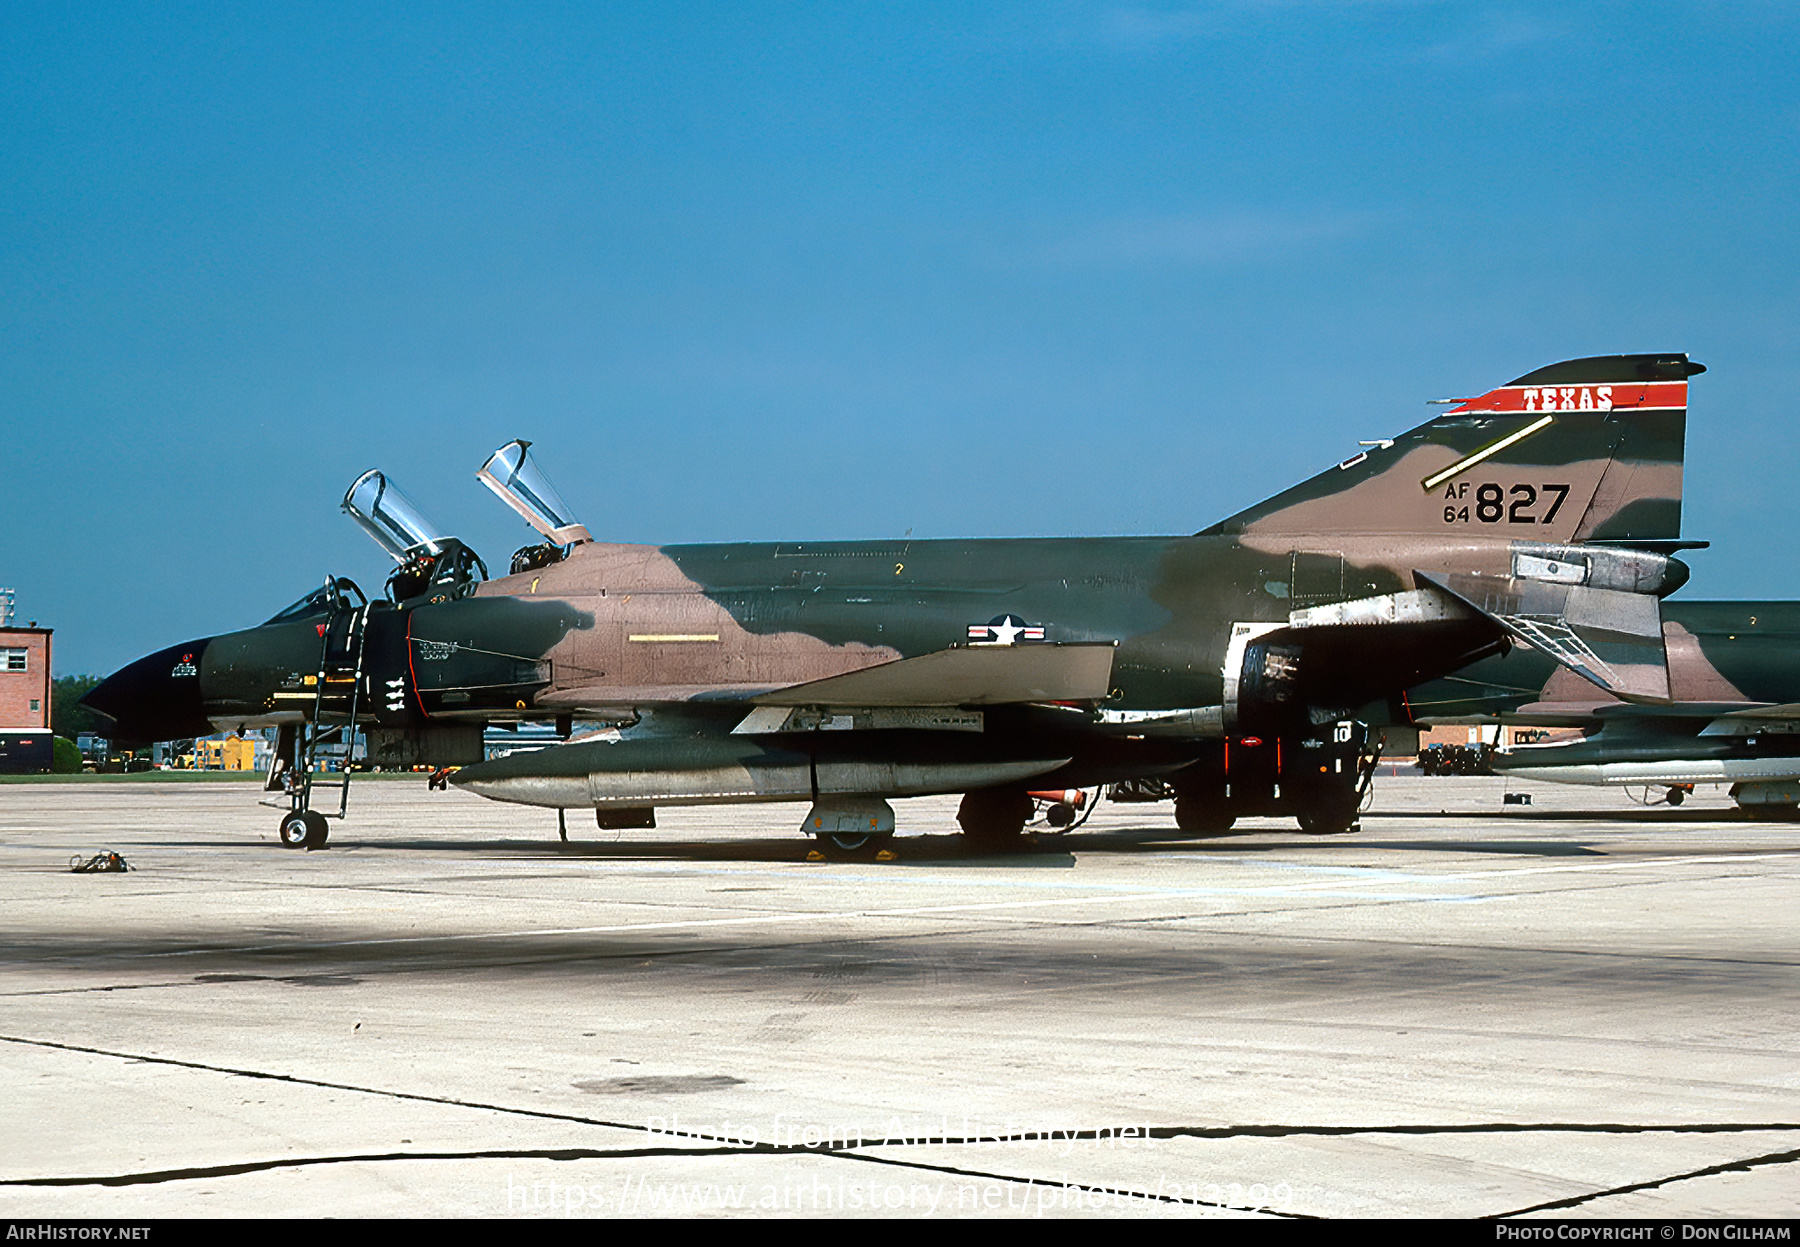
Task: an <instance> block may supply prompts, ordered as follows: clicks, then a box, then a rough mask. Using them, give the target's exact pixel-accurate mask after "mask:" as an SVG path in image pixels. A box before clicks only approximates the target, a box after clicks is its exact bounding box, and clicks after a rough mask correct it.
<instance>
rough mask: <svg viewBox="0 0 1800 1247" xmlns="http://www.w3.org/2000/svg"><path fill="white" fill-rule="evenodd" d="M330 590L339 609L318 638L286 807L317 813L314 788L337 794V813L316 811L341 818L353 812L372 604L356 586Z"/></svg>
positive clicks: (337, 583) (340, 583)
mask: <svg viewBox="0 0 1800 1247" xmlns="http://www.w3.org/2000/svg"><path fill="white" fill-rule="evenodd" d="M331 588H332V589H333V593H332V598H333V600H334V601H335V602H336V604H337V605H336V607H335V608H334V609H333V610H332V612H331V618H330V620H329V622H327V623H326V624H325V626H324V628H323V629H322V630H321V632H320V635H319V673H318V675H317V676H316V677H315V680H314V685H313V687H314V694H313V703H312V709H311V711H310V712H309V713H308V714H307V718H306V721H305V722H303V723H300V724H298V725H297V726H296V729H295V731H294V735H293V750H294V753H293V758H292V764H291V766H290V768H289V769H288V771H287V774H286V776H285V781H286V782H285V784H284V787H285V789H286V792H287V803H288V805H289V807H290V808H292V809H293V810H296V811H301V810H314V809H315V807H314V803H313V790H314V789H325V790H326V791H335V792H336V793H337V795H338V804H337V809H336V810H331V809H318V810H316V811H315V812H316V813H318V814H320V815H322V816H324V817H326V818H342V817H344V814H345V812H346V811H347V810H348V809H349V808H350V764H351V763H352V762H353V761H355V760H356V757H355V755H356V728H357V720H358V711H359V710H360V709H361V704H362V686H363V654H364V649H365V643H366V641H367V639H368V628H369V602H368V599H367V598H365V597H364V596H363V593H362V590H361V589H359V588H357V587H356V584H355V582H354V581H350V580H336V579H334V580H333V581H332V582H331ZM283 734H284V735H285V731H284V733H283ZM283 743H285V742H283ZM264 804H268V805H276V804H277V803H276V802H273V801H270V802H265V803H264Z"/></svg>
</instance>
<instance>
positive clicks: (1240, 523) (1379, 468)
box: [1201, 354, 1705, 545]
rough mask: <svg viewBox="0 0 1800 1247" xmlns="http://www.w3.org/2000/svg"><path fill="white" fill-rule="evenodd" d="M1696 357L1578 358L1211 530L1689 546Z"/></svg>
mask: <svg viewBox="0 0 1800 1247" xmlns="http://www.w3.org/2000/svg"><path fill="white" fill-rule="evenodd" d="M1704 371H1705V366H1704V365H1702V364H1696V363H1693V362H1691V361H1690V360H1689V359H1688V357H1687V356H1686V355H1681V354H1660V355H1602V356H1596V357H1594V358H1590V359H1571V360H1566V361H1564V362H1563V363H1560V364H1551V365H1549V366H1548V367H1546V368H1539V369H1538V370H1537V371H1535V372H1531V373H1527V374H1526V375H1525V376H1522V377H1520V378H1518V379H1517V380H1516V381H1509V382H1508V383H1507V384H1505V385H1503V386H1500V387H1499V388H1497V389H1494V390H1490V391H1489V392H1488V393H1486V394H1483V395H1481V396H1480V397H1477V398H1470V399H1462V400H1457V405H1456V406H1455V407H1454V408H1452V409H1451V410H1450V411H1448V412H1446V413H1445V414H1443V415H1441V416H1439V417H1437V418H1436V419H1434V420H1431V421H1428V422H1427V423H1425V424H1422V425H1420V426H1419V427H1418V428H1416V429H1413V430H1411V431H1410V432H1408V433H1404V434H1402V435H1401V436H1399V437H1397V438H1395V439H1394V440H1393V441H1392V442H1390V443H1384V444H1383V445H1381V446H1377V447H1372V448H1371V449H1370V450H1368V451H1367V452H1365V453H1364V454H1360V455H1357V456H1355V457H1354V458H1351V459H1347V460H1345V461H1344V462H1343V463H1340V464H1338V465H1337V466H1336V467H1333V468H1328V469H1326V470H1325V471H1324V472H1321V473H1320V474H1319V475H1317V476H1315V477H1313V478H1312V479H1311V480H1309V481H1305V482H1303V483H1301V484H1299V485H1296V486H1294V487H1293V488H1292V489H1288V490H1285V491H1284V492H1282V493H1280V494H1277V495H1276V496H1275V497H1273V498H1270V499H1269V500H1268V501H1266V502H1262V503H1259V504H1258V505H1256V506H1254V507H1251V508H1250V509H1249V510H1246V511H1242V512H1240V513H1238V514H1237V515H1234V516H1232V517H1231V518H1230V519H1227V520H1223V521H1221V522H1220V523H1218V524H1216V525H1214V526H1213V527H1212V528H1209V529H1206V530H1205V531H1204V532H1203V533H1202V534H1201V535H1202V536H1208V535H1234V536H1235V535H1241V536H1245V537H1250V538H1254V537H1257V536H1260V535H1263V534H1267V535H1270V536H1276V535H1280V536H1299V535H1303V534H1336V535H1344V534H1380V533H1409V534H1418V533H1430V534H1435V535H1442V536H1456V535H1458V534H1464V533H1466V534H1468V535H1471V536H1505V537H1513V538H1518V539H1523V540H1530V541H1540V542H1551V543H1559V544H1560V543H1568V542H1583V541H1605V542H1614V543H1618V544H1625V545H1630V544H1634V543H1645V544H1651V545H1654V544H1656V543H1666V542H1670V541H1673V540H1676V539H1678V538H1679V537H1680V535H1681V470H1682V456H1683V450H1684V443H1685V437H1686V428H1687V389H1688V385H1687V383H1688V378H1689V377H1691V376H1693V375H1695V374H1697V373H1700V372H1704Z"/></svg>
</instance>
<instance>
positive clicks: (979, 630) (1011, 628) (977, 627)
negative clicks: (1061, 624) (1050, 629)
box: [969, 615, 1044, 645]
mask: <svg viewBox="0 0 1800 1247" xmlns="http://www.w3.org/2000/svg"><path fill="white" fill-rule="evenodd" d="M1043 639H1044V625H1043V624H1028V623H1026V622H1025V621H1024V620H1023V619H1020V618H1019V617H1018V616H1017V615H998V616H996V617H994V618H993V619H990V620H988V621H987V622H986V623H984V624H970V625H969V640H970V642H972V643H973V644H976V645H1017V644H1018V643H1019V642H1021V641H1041V640H1043Z"/></svg>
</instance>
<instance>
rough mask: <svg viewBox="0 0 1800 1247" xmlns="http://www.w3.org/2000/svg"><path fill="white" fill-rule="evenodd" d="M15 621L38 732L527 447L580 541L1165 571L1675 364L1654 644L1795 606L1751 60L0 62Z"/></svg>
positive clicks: (1010, 14)
mask: <svg viewBox="0 0 1800 1247" xmlns="http://www.w3.org/2000/svg"><path fill="white" fill-rule="evenodd" d="M8 19H9V20H8V37H7V39H6V40H5V43H4V45H3V46H0V108H3V109H4V115H5V116H6V118H7V122H6V124H5V125H4V126H3V127H0V161H3V162H4V163H3V166H0V167H3V168H4V170H5V172H6V177H5V180H4V183H0V292H3V297H0V325H3V326H4V332H3V333H0V378H3V381H0V402H3V403H4V408H3V414H0V422H3V425H4V428H5V432H6V445H7V447H8V451H9V454H8V456H7V465H8V471H7V476H6V479H7V489H6V490H5V492H4V495H3V496H0V507H3V508H4V510H3V513H0V514H3V519H4V533H5V535H4V538H0V585H9V586H11V587H13V588H15V589H17V590H18V594H19V605H20V613H21V615H22V616H25V617H29V618H34V619H37V620H39V621H40V622H42V623H45V624H48V625H51V626H54V627H55V628H56V630H57V657H56V667H57V669H58V672H59V674H69V673H74V672H83V671H95V672H103V671H106V670H109V669H112V668H114V667H116V666H118V665H120V664H122V663H124V662H125V661H127V660H129V659H130V658H133V657H135V656H137V655H138V654H140V653H143V652H145V651H147V650H149V649H152V648H155V647H159V646H162V645H165V644H171V643H174V642H177V641H180V640H183V639H186V638H189V637H195V636H203V635H208V634H211V633H214V632H219V631H224V630H227V629H231V628H235V627H241V626H245V625H247V624H250V623H254V622H256V621H257V620H259V619H261V618H264V617H266V616H267V615H269V614H271V613H272V612H273V611H274V610H276V609H277V608H279V607H280V606H281V605H283V604H285V603H286V602H288V601H290V600H292V599H293V598H295V597H297V596H299V595H300V594H301V593H302V592H304V591H305V590H306V589H308V588H309V587H311V586H312V585H315V584H316V583H317V582H318V581H319V580H320V579H321V578H322V577H323V576H324V575H325V574H326V573H327V572H336V573H340V574H348V575H350V576H353V577H355V578H357V579H359V580H360V581H361V582H362V583H363V584H364V586H365V587H366V588H371V589H373V588H375V587H376V586H378V585H379V583H380V581H381V579H382V577H383V575H384V574H385V570H386V567H387V566H388V564H387V562H386V560H385V558H384V557H383V556H382V555H381V554H380V552H379V551H378V550H377V549H376V548H375V546H374V545H373V544H371V543H370V542H368V541H367V540H366V539H365V538H364V537H362V536H361V535H360V534H359V533H358V532H357V531H356V530H355V529H354V528H353V527H352V526H351V525H350V524H349V522H348V521H347V520H345V519H344V518H343V517H342V516H341V515H340V514H339V513H338V511H337V502H338V499H339V497H340V496H341V495H342V493H343V490H344V488H345V487H346V486H347V485H348V484H349V483H350V481H351V480H352V479H353V478H354V477H355V476H356V475H357V474H358V473H360V472H361V471H363V470H364V469H365V468H368V467H372V466H379V467H381V468H383V469H384V470H386V471H387V472H389V474H390V475H392V476H393V477H394V478H395V479H396V480H397V481H398V482H399V483H400V484H401V485H402V486H403V487H404V488H405V489H406V490H407V491H408V492H410V493H411V494H413V495H414V497H416V498H417V499H418V500H419V501H420V502H421V503H422V504H423V505H424V507H425V508H426V509H427V510H428V511H429V512H431V513H432V514H434V515H435V516H437V517H438V518H439V519H440V521H441V522H442V523H443V524H444V525H445V526H446V527H447V528H449V529H451V530H452V531H455V532H457V533H459V534H460V535H462V536H464V537H465V538H466V539H468V540H470V541H471V542H472V543H473V544H475V545H476V547H477V548H478V549H480V550H481V551H482V552H483V553H484V554H485V555H486V557H487V559H488V561H489V562H490V564H492V563H504V561H505V560H506V558H507V555H508V554H509V553H510V551H511V550H512V549H513V548H514V547H516V546H518V545H520V544H523V543H524V541H525V539H526V538H527V537H528V536H530V534H529V531H528V530H527V529H525V527H524V526H523V525H522V524H520V523H519V522H518V521H517V519H516V518H514V517H513V516H512V515H511V514H510V513H509V512H506V511H505V510H503V509H502V508H501V507H500V506H499V504H498V503H497V501H495V500H494V499H493V498H492V497H491V496H489V495H488V494H487V493H486V491H484V490H482V489H481V487H480V486H479V485H478V484H477V483H476V482H475V480H474V479H473V473H474V470H475V468H476V467H477V466H478V465H479V464H480V462H481V461H482V459H483V458H484V457H485V456H486V454H487V452H488V451H490V450H492V449H494V448H495V447H496V446H498V445H500V444H501V443H502V442H504V441H506V440H508V439H510V438H512V437H515V436H524V437H528V438H530V439H532V440H533V441H534V442H535V443H536V444H537V446H538V448H539V453H540V454H541V455H542V457H543V462H544V464H545V466H546V467H547V468H548V469H549V471H550V472H551V475H552V476H553V477H554V479H555V480H556V482H557V484H558V485H559V487H560V488H561V490H562V492H563V493H564V494H565V495H566V496H567V497H568V499H569V500H570V502H571V503H572V504H573V505H574V506H575V507H576V509H577V511H578V512H579V513H580V516H581V518H582V519H583V520H584V521H585V522H586V523H587V524H588V526H589V527H590V528H592V529H593V530H594V531H595V533H596V535H597V536H599V537H600V538H601V539H603V540H621V541H648V542H668V541H703V540H744V539H757V538H769V539H790V538H791V539H802V538H812V539H816V538H827V537H844V538H851V537H887V536H894V535H898V534H900V533H903V532H905V531H906V530H908V529H911V530H913V531H914V534H915V536H917V537H940V536H962V535H1014V534H1046V533H1055V534H1107V533H1135V532H1191V531H1194V530H1195V529H1198V528H1201V527H1203V526H1205V525H1207V524H1210V523H1212V522H1213V521H1214V520H1216V519H1218V518H1220V517H1221V516H1223V515H1226V514H1229V513H1231V512H1233V511H1235V510H1238V509H1240V508H1242V507H1244V506H1246V505H1248V504H1250V503H1252V502H1255V501H1257V500H1258V499H1260V498H1262V497H1264V496H1266V495H1268V494H1270V493H1273V492H1274V491H1276V490H1277V489H1280V488H1281V487H1283V486H1284V485H1286V484H1288V483H1290V482H1292V481H1294V480H1297V479H1300V478H1302V477H1304V476H1307V475H1309V474H1311V473H1312V472H1313V471H1316V470H1318V469H1319V468H1321V467H1324V466H1326V465H1328V464H1330V463H1333V462H1335V461H1336V460H1338V459H1341V458H1343V457H1344V456H1345V455H1346V454H1347V453H1350V451H1352V450H1353V449H1354V445H1355V442H1356V441H1357V440H1358V439H1359V438H1372V437H1378V436H1384V435H1390V434H1392V433H1395V432H1397V431H1399V430H1402V429H1405V428H1408V427H1411V426H1412V425H1414V424H1417V423H1419V422H1420V421H1421V420H1423V419H1425V418H1426V417H1427V416H1428V415H1429V414H1430V409H1428V408H1426V407H1425V406H1424V400H1425V399H1428V398H1433V397H1438V396H1441V395H1447V394H1467V393H1474V392H1477V391H1479V390H1480V389H1482V388H1486V387H1488V386H1491V385H1493V384H1497V383H1499V382H1501V381H1504V380H1507V379H1508V378H1510V377H1513V376H1516V375H1518V374H1520V373H1523V372H1525V371H1528V370H1529V369H1531V368H1534V367H1536V366H1538V365H1540V364H1544V363H1548V362H1551V361H1553V360H1557V359H1563V358H1568V357H1571V356H1578V355H1586V354H1601V353H1613V352H1620V351H1650V350H1685V351H1688V352H1690V353H1692V354H1693V355H1694V356H1695V357H1696V358H1697V359H1700V360H1702V361H1704V362H1705V363H1707V364H1708V365H1709V366H1710V367H1711V369H1712V371H1710V372H1709V373H1707V374H1706V375H1705V376H1704V377H1701V378H1699V379H1698V380H1697V381H1696V382H1695V384H1694V386H1693V394H1692V404H1693V405H1692V413H1691V417H1690V422H1689V442H1688V481H1687V525H1686V527H1687V531H1688V534H1689V535H1690V536H1694V537H1700V538H1707V539H1711V540H1712V541H1713V542H1714V543H1715V545H1714V548H1713V549H1712V550H1709V551H1705V552H1702V553H1698V554H1695V555H1693V556H1692V559H1691V561H1692V563H1693V565H1694V568H1695V577H1694V581H1693V584H1692V586H1691V587H1690V588H1689V589H1687V590H1685V591H1684V596H1690V597H1692V596H1709V597H1739V596H1767V597H1794V596H1800V577H1797V576H1796V575H1795V560H1794V558H1793V556H1792V554H1791V550H1792V547H1793V545H1794V541H1795V538H1794V534H1795V532H1796V530H1797V528H1800V491H1796V490H1795V489H1794V487H1793V485H1792V482H1793V481H1794V479H1795V477H1796V470H1797V469H1800V434H1797V433H1796V431H1795V430H1794V429H1793V427H1792V421H1791V420H1790V419H1789V418H1788V416H1787V415H1786V414H1785V413H1787V412H1789V411H1791V409H1792V408H1793V406H1794V403H1795V398H1796V396H1797V395H1800V333H1797V332H1796V331H1797V330H1800V283H1796V281H1795V277H1796V273H1797V272H1800V230H1797V229H1796V221H1797V216H1796V212H1795V203H1796V196H1797V193H1800V162H1797V161H1796V154H1797V153H1796V146H1797V141H1800V74H1796V73H1795V72H1794V69H1793V66H1794V65H1795V63H1796V52H1797V51H1800V38H1797V35H1800V15H1797V14H1796V10H1795V9H1794V8H1793V6H1790V5H1783V4H1774V3H1768V4H1760V3H1743V4H1718V3H1706V4H1702V3H1693V4H1673V3H1632V4H1624V3H1618V4H1609V3H1596V4H1536V3H1525V4H1505V5H1488V4H1457V3H1428V2H1424V0H1393V2H1381V0H1367V2H1360V3H1357V2H1344V3H1330V2H1320V3H1309V2H1305V0H1293V2H1290V3H1283V2H1280V0H1261V2H1258V0H1239V2H1227V3H1196V4H1175V3H1169V4H1143V5H1129V4H1124V5H1121V4H1106V3H1086V2H1078V0H1069V2H1066V3H1054V2H1051V3H1035V4H1022V5H1013V4H1006V3H986V4H980V5H970V4H963V5H929V4H889V5H881V6H874V5H845V4H839V5H806V4H798V3H789V4H782V5H767V6H748V5H705V4H685V5H684V4H679V3H670V2H669V0H660V2H658V3H654V4H641V5H630V4H583V5H569V6H558V5H534V4H528V3H512V4H506V5H494V6H483V5H448V4H446V5H434V6H422V5H421V6H415V7H382V6H378V5H370V4H358V5H354V6H343V7H332V6H327V5H282V6H270V7H267V8H266V9H265V8H258V7H257V6H252V5H237V6H229V7H225V6H217V7H215V6H208V5H183V4H176V3H162V4H157V5H153V6H131V5H123V4H121V5H108V6H96V7H95V8H93V9H90V10H87V11H82V10H78V9H75V8H74V7H73V6H67V5H49V4H46V5H26V4H20V5H15V6H12V7H10V8H9V10H8Z"/></svg>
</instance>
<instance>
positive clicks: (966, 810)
mask: <svg viewBox="0 0 1800 1247" xmlns="http://www.w3.org/2000/svg"><path fill="white" fill-rule="evenodd" d="M1036 810H1037V806H1036V805H1035V804H1034V803H1033V802H1032V800H1031V797H1030V796H1029V795H1028V794H1026V793H1025V792H1022V791H1020V790H1018V789H1005V788H999V789H995V788H989V789H986V790H984V791H981V792H971V793H965V794H964V795H963V799H962V804H961V805H960V806H958V807H957V811H956V821H957V823H958V824H960V825H961V827H962V829H963V835H965V836H967V837H968V838H969V841H970V843H972V844H975V845H977V846H979V847H981V848H984V849H994V850H1000V849H1008V848H1013V847H1015V846H1017V845H1018V844H1020V843H1021V842H1022V837H1023V834H1024V831H1025V824H1026V823H1027V822H1028V821H1030V819H1031V816H1032V814H1033V813H1035V812H1036Z"/></svg>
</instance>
